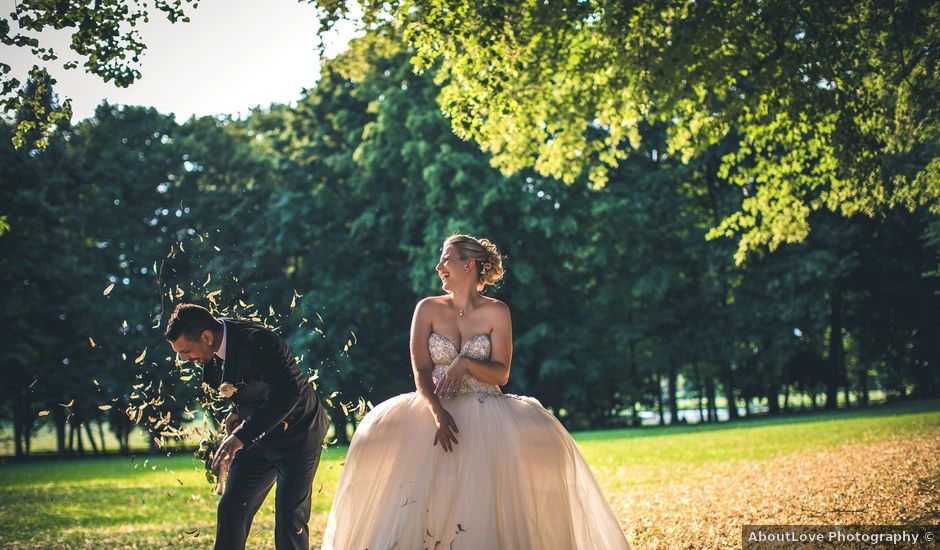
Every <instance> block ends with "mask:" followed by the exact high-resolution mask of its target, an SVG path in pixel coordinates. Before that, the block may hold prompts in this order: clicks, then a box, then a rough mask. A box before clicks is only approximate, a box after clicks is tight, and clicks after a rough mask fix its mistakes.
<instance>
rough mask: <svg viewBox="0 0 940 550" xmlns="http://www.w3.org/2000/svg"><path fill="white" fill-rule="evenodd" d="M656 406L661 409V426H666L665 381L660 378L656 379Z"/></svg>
mask: <svg viewBox="0 0 940 550" xmlns="http://www.w3.org/2000/svg"><path fill="white" fill-rule="evenodd" d="M656 382H657V383H656V406H657V408H659V425H660V426H665V425H666V411H664V410H663V409H664V407H663V379H662V377H660V376H657V377H656Z"/></svg>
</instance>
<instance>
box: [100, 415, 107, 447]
mask: <svg viewBox="0 0 940 550" xmlns="http://www.w3.org/2000/svg"><path fill="white" fill-rule="evenodd" d="M98 438H99V439H101V454H105V453H106V452H107V451H106V449H105V448H104V420H102V418H101V416H100V415H99V416H98Z"/></svg>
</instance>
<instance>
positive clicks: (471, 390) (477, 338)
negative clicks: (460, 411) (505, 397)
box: [428, 332, 503, 402]
mask: <svg viewBox="0 0 940 550" xmlns="http://www.w3.org/2000/svg"><path fill="white" fill-rule="evenodd" d="M428 349H429V350H430V352H431V361H432V362H433V363H434V374H433V378H434V383H435V384H437V383H438V382H439V381H440V379H441V378H443V377H444V373H446V372H447V369H448V368H450V364H451V363H453V362H454V359H456V358H457V356H458V355H460V354H463V355H466V356H467V357H470V358H473V359H479V360H481V361H487V360H489V358H490V351H491V349H490V337H489V335H488V334H476V335H474V336H471V337H470V338H468V339H467V341H466V342H464V343H463V347H462V349H460V350H459V351H458V350H457V345H456V344H454V343H453V342H451V341H450V340H449V339H447V338H445V337H444V336H441V335H440V334H438V333H436V332H432V333H431V336H430V337H429V338H428ZM459 393H467V394H472V395H475V396H476V397H477V398H478V399H479V400H480V401H481V402H482V401H483V400H484V399H485V398H487V397H495V396H499V395H502V394H503V392H502V391H501V390H500V389H499V386H497V385H495V384H487V383H485V382H481V381H480V380H478V379H477V378H476V377H474V376H473V375H472V374H470V373H469V372H468V373H467V374H466V375H464V378H463V384H461V386H460V390H459Z"/></svg>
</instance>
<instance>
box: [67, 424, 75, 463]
mask: <svg viewBox="0 0 940 550" xmlns="http://www.w3.org/2000/svg"><path fill="white" fill-rule="evenodd" d="M73 453H75V425H74V424H72V423H71V422H69V451H68V455H69V456H72V454H73Z"/></svg>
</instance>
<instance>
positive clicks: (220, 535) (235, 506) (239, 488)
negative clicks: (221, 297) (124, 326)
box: [164, 304, 329, 550]
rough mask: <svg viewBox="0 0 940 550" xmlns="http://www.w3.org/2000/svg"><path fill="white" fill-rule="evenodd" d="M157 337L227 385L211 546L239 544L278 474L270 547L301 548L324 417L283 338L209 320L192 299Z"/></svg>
mask: <svg viewBox="0 0 940 550" xmlns="http://www.w3.org/2000/svg"><path fill="white" fill-rule="evenodd" d="M164 336H165V337H166V339H167V341H169V342H170V346H171V347H172V348H173V351H175V352H176V353H177V354H179V357H180V359H181V360H183V361H195V362H197V363H199V364H201V365H202V367H203V372H202V377H203V378H202V380H203V382H204V383H205V384H208V385H209V387H211V388H212V389H213V391H216V390H219V388H220V387H221V388H222V390H221V391H222V392H223V394H225V393H231V392H232V391H234V394H233V395H232V399H233V400H234V402H235V412H233V413H232V414H230V415H229V417H228V418H226V419H225V427H226V432H227V436H226V437H225V439H224V440H223V441H222V443H221V445H220V446H219V449H218V451H216V454H215V457H214V458H213V462H212V467H213V469H215V470H217V471H218V473H219V489H221V488H222V487H223V486H224V488H225V491H224V493H222V499H221V500H220V501H219V508H218V524H217V526H216V540H215V548H216V549H226V550H227V549H242V548H244V547H245V539H246V538H247V537H248V532H249V530H250V529H251V521H252V519H253V518H254V515H255V513H256V512H257V511H258V508H259V507H260V506H261V503H262V502H264V499H265V497H266V496H267V494H268V492H270V490H271V486H272V485H273V484H274V481H275V480H277V490H276V493H275V503H274V505H275V527H274V543H275V546H276V547H277V548H278V550H283V549H288V548H291V549H294V548H300V549H306V548H307V547H308V539H309V533H308V528H307V522H308V521H309V519H310V498H311V489H312V485H313V475H314V473H316V470H317V465H318V464H319V462H320V451H321V444H322V443H323V438H324V436H325V435H326V431H327V429H328V428H329V420H328V418H327V416H326V411H325V410H324V409H323V407H322V406H321V404H320V400H319V399H318V398H317V394H316V392H315V391H314V390H313V387H312V386H311V385H310V384H309V383H308V382H307V381H306V380H305V379H304V376H303V373H302V372H301V371H300V369H299V368H298V366H297V360H296V359H295V357H294V355H293V354H292V353H291V351H290V349H288V347H287V344H285V343H284V340H283V339H281V337H280V336H278V335H277V334H276V333H275V332H274V331H272V330H270V329H268V328H266V327H265V326H264V325H261V324H260V323H255V322H253V321H249V320H246V319H229V318H222V319H216V318H215V317H213V316H212V314H211V313H209V310H207V309H206V308H204V307H202V306H198V305H195V304H179V305H178V306H176V309H175V310H174V311H173V314H172V315H171V316H170V319H169V321H168V322H167V325H166V331H165V333H164ZM226 472H227V473H228V481H227V482H226V481H225V477H226V476H225V474H226Z"/></svg>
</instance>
